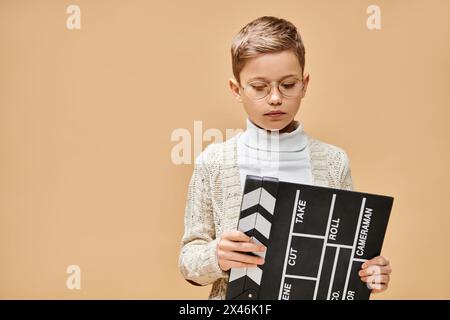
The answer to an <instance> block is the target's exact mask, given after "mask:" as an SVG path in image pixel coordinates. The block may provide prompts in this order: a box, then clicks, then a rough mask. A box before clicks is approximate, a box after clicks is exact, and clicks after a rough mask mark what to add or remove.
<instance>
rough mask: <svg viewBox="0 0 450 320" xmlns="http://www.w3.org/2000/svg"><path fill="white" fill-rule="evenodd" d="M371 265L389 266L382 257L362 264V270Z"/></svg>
mask: <svg viewBox="0 0 450 320" xmlns="http://www.w3.org/2000/svg"><path fill="white" fill-rule="evenodd" d="M372 265H379V266H387V265H389V260H388V259H386V258H385V257H383V256H378V257H375V258H372V259H370V260H367V261H366V262H364V263H363V265H362V268H363V269H365V268H367V267H369V266H372Z"/></svg>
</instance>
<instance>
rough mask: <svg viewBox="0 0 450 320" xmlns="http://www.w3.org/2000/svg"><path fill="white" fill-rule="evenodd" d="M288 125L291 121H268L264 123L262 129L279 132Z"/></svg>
mask: <svg viewBox="0 0 450 320" xmlns="http://www.w3.org/2000/svg"><path fill="white" fill-rule="evenodd" d="M289 123H291V121H286V120H285V119H283V120H281V119H280V120H275V119H273V120H269V121H264V127H265V128H266V129H267V130H277V131H278V130H281V129H283V128H285V127H286V126H288V125H289Z"/></svg>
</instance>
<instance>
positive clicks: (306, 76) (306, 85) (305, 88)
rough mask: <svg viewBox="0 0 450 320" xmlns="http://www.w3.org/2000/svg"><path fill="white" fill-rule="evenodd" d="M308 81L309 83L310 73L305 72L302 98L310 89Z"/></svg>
mask: <svg viewBox="0 0 450 320" xmlns="http://www.w3.org/2000/svg"><path fill="white" fill-rule="evenodd" d="M308 83H309V73H305V74H304V75H303V90H302V99H303V98H304V97H305V94H306V90H307V89H308Z"/></svg>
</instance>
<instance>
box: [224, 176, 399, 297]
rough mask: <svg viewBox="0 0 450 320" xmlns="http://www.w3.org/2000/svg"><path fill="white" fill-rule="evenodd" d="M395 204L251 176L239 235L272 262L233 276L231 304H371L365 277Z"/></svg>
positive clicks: (373, 196) (370, 196) (381, 198)
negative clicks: (308, 301)
mask: <svg viewBox="0 0 450 320" xmlns="http://www.w3.org/2000/svg"><path fill="white" fill-rule="evenodd" d="M393 200H394V199H393V198H392V197H388V196H383V195H376V194H368V193H361V192H355V191H348V190H340V189H334V188H326V187H319V186H312V185H303V184H295V183H288V182H282V181H278V179H276V178H271V177H258V176H250V175H248V176H247V178H246V182H245V186H244V194H243V197H242V204H241V214H240V218H239V223H238V229H239V230H241V231H243V232H245V233H246V234H247V235H248V236H250V237H251V238H252V239H253V241H254V242H256V243H262V244H264V245H265V246H266V247H267V250H266V252H265V253H264V254H261V253H254V254H257V255H260V256H263V257H265V263H264V265H261V266H258V267H256V268H233V269H231V271H230V277H229V283H228V288H227V294H226V299H247V300H252V299H263V300H264V299H267V300H299V299H314V300H316V299H318V300H325V299H327V300H330V299H334V300H341V299H342V300H356V299H369V296H370V290H369V289H368V288H367V286H366V284H365V283H364V282H362V281H361V279H360V277H359V276H358V271H359V270H360V268H361V265H362V263H364V261H366V260H368V259H371V258H373V257H375V256H378V255H379V254H380V252H381V247H382V244H383V240H384V235H385V232H386V227H387V224H388V220H389V215H390V212H391V209H392V204H393Z"/></svg>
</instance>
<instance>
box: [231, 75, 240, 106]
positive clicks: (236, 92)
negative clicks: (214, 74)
mask: <svg viewBox="0 0 450 320" xmlns="http://www.w3.org/2000/svg"><path fill="white" fill-rule="evenodd" d="M228 85H229V87H230V90H231V93H232V94H233V96H234V98H235V99H236V100H237V101H238V102H239V103H241V102H242V97H241V92H240V87H241V86H240V85H239V83H238V82H237V81H236V79H234V78H230V79H229V80H228Z"/></svg>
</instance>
